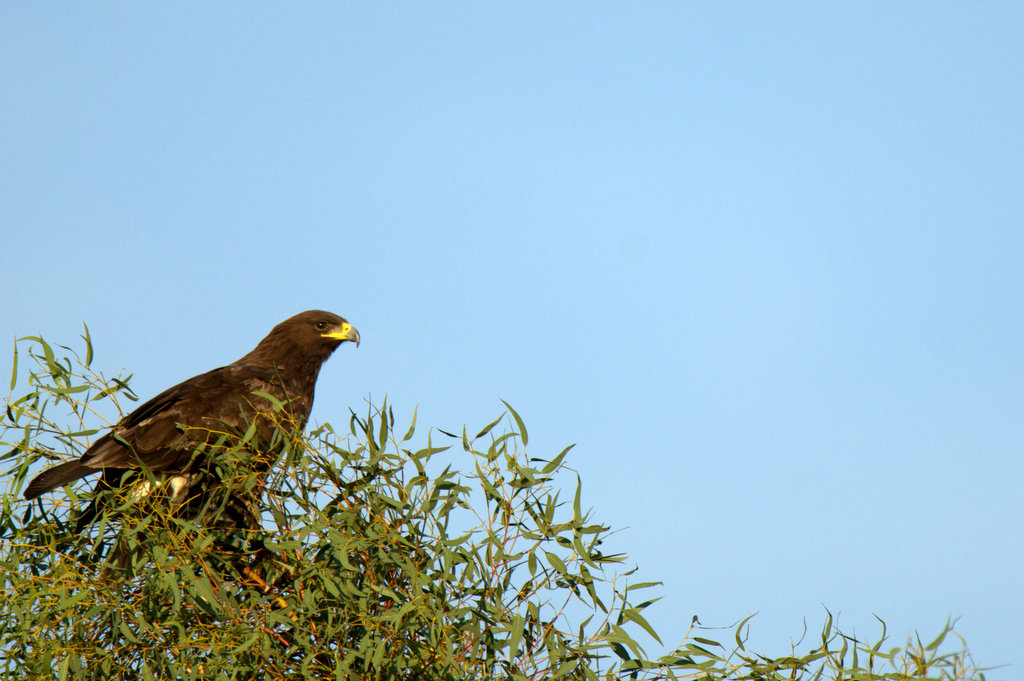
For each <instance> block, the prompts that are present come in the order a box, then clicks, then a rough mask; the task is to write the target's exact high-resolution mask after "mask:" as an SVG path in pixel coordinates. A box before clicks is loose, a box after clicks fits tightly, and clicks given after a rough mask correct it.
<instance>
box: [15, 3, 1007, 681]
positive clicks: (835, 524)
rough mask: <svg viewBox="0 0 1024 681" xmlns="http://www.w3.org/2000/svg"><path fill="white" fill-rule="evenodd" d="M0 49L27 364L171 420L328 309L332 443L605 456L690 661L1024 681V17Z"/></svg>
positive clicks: (768, 9) (59, 39)
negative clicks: (72, 375) (392, 440)
mask: <svg viewBox="0 0 1024 681" xmlns="http://www.w3.org/2000/svg"><path fill="white" fill-rule="evenodd" d="M0 33H2V40H0V230H2V237H3V241H2V243H3V248H2V251H0V286H2V290H3V292H4V311H3V313H2V315H0V343H3V342H6V343H7V344H8V346H10V344H11V342H12V341H13V338H14V337H15V336H19V335H25V334H36V333H42V334H45V335H46V336H47V338H48V339H49V340H51V341H53V342H57V343H64V344H75V343H76V341H77V338H78V334H79V333H80V330H81V324H82V322H86V323H88V324H89V327H90V329H91V330H92V333H93V336H94V341H95V343H96V346H97V357H96V363H97V366H98V368H100V369H102V370H104V371H106V372H108V373H116V372H117V371H118V370H120V369H122V368H124V369H127V370H128V371H130V372H133V373H134V374H135V378H134V380H133V386H134V387H135V389H136V391H137V392H138V393H139V394H140V396H142V397H147V396H152V395H153V394H155V393H156V392H158V391H159V390H161V389H163V388H166V387H168V386H169V385H171V384H173V383H176V382H177V381H179V380H182V379H185V378H188V377H189V376H192V375H194V374H196V373H199V372H201V371H205V370H207V369H210V368H213V367H215V366H219V365H222V364H226V363H228V362H231V361H233V360H235V359H236V358H238V357H239V356H241V355H242V354H244V353H245V352H247V351H248V350H249V349H251V347H252V346H253V345H254V344H255V343H256V342H257V341H258V340H259V339H260V338H262V336H263V335H264V334H265V333H266V332H267V331H268V330H269V329H270V327H271V326H273V325H274V324H275V323H277V322H279V321H281V320H282V319H284V318H285V317H288V316H290V315H291V314H293V313H296V312H299V311H302V310H305V309H309V308H325V309H329V310H332V311H335V312H338V313H340V314H342V315H343V316H346V317H347V318H348V319H350V320H351V321H352V322H353V323H354V324H355V325H356V326H357V327H358V329H359V330H360V332H361V333H362V337H363V343H362V346H361V347H360V348H359V349H355V348H349V347H345V348H342V350H341V351H340V352H338V353H337V354H336V356H335V357H334V358H332V359H331V361H330V362H329V363H328V365H327V366H326V367H325V369H324V372H323V373H322V374H321V378H320V383H319V387H318V391H317V400H318V402H317V406H316V408H315V410H314V420H317V421H321V422H323V421H333V422H338V421H344V420H345V418H346V417H347V414H348V409H349V407H353V408H356V409H357V410H358V409H361V408H363V406H364V401H365V400H366V398H367V397H368V396H371V395H372V397H373V399H374V400H379V399H381V398H383V397H384V396H385V395H386V396H387V397H388V399H389V401H391V402H392V403H393V404H394V405H395V409H396V415H397V416H398V417H399V420H400V421H406V422H407V420H408V418H409V417H410V416H411V414H412V411H413V409H414V408H415V407H416V406H417V405H418V406H419V423H420V424H421V425H430V426H437V427H441V428H444V429H446V430H453V429H458V430H461V427H462V424H464V423H465V424H468V426H469V427H470V429H472V428H475V427H479V426H482V425H484V424H485V423H487V422H488V421H490V420H491V419H492V418H493V417H494V416H496V415H497V414H498V413H499V412H500V410H501V403H500V401H499V400H500V399H505V400H507V401H509V402H510V403H511V404H512V405H513V406H515V407H516V408H517V409H518V410H519V412H520V413H521V414H522V416H523V417H524V419H525V420H526V422H527V425H528V426H529V427H530V434H531V441H530V453H531V455H534V456H550V455H553V454H555V453H557V452H558V451H559V450H560V449H561V448H562V447H563V446H564V445H566V444H569V443H571V442H576V443H578V446H577V448H576V450H575V452H574V458H573V459H572V460H571V465H572V466H573V467H574V468H575V469H576V470H578V471H579V473H580V475H581V477H582V480H583V484H584V501H585V503H586V504H589V505H590V506H592V507H593V509H594V514H595V518H596V519H598V520H601V521H603V522H605V523H607V524H610V525H612V526H615V527H620V528H624V529H623V530H622V531H621V532H619V533H618V534H616V535H615V537H614V542H615V546H614V547H613V548H614V549H615V550H618V551H624V552H627V553H629V554H630V555H631V556H632V557H633V560H634V561H635V563H636V564H637V565H638V566H639V568H640V575H641V576H642V577H643V578H644V579H649V580H662V581H663V582H664V589H663V591H662V593H663V596H664V598H663V599H662V600H661V601H660V602H659V603H658V604H657V605H656V606H655V607H654V608H653V610H651V611H649V612H650V615H651V619H652V621H653V622H654V624H655V626H656V627H657V629H658V630H659V631H661V632H662V634H663V636H664V638H665V639H666V642H669V643H672V642H674V641H675V640H677V639H678V638H679V637H681V636H682V634H683V632H684V631H685V629H686V625H687V624H688V623H689V621H690V617H691V616H692V615H693V614H697V615H699V616H700V619H701V621H702V622H703V623H704V624H713V625H728V624H730V623H732V622H734V621H736V620H739V619H741V618H743V617H745V616H747V615H749V614H752V613H754V612H759V613H760V614H759V615H758V617H757V618H755V619H754V621H753V623H752V642H753V644H754V647H755V648H756V649H757V650H759V651H761V652H765V653H767V654H775V655H782V654H785V653H787V652H788V650H789V649H788V645H787V642H788V641H789V639H790V637H799V636H800V634H801V632H802V630H803V623H804V620H805V619H806V622H807V625H808V628H809V629H810V630H811V632H812V634H814V633H816V632H817V630H818V629H819V627H820V625H821V623H822V621H823V620H824V618H825V610H824V608H826V607H827V608H828V609H829V610H831V611H832V612H833V613H839V619H840V623H841V624H842V625H843V626H844V628H845V629H847V630H855V631H856V633H857V634H858V635H861V636H863V637H864V638H868V637H875V636H877V634H878V632H879V629H878V626H877V624H876V622H875V620H874V618H873V614H877V615H878V616H879V617H881V618H882V619H884V620H886V622H887V623H888V624H889V631H890V633H891V634H892V636H893V639H894V643H902V642H903V641H904V640H905V636H906V635H907V633H908V632H909V631H910V630H911V629H913V628H920V629H921V632H922V637H923V638H924V637H928V638H930V636H931V635H932V634H934V633H935V632H937V631H938V629H939V628H940V627H941V625H942V624H943V623H944V621H945V619H946V618H947V616H953V617H957V616H960V617H961V619H960V621H959V623H958V626H957V629H958V631H959V632H961V633H962V634H963V635H964V636H965V637H966V638H967V640H968V643H969V644H970V645H971V647H972V651H973V653H974V655H975V659H976V661H977V662H978V663H980V664H985V665H988V664H998V663H1010V664H1013V665H1014V667H1012V668H1010V669H1009V670H1003V671H997V672H995V673H993V674H991V675H990V678H994V679H999V678H1020V675H1021V674H1022V669H1024V652H1022V647H1021V645H1020V613H1021V612H1022V611H1024V541H1022V526H1024V510H1022V505H1024V502H1022V499H1021V491H1020V490H1021V481H1022V479H1024V457H1022V443H1024V359H1022V352H1021V350H1022V348H1024V295H1022V292H1024V199H1022V197H1024V124H1022V121H1024V6H1022V5H1021V4H1019V3H1013V2H1003V3H985V2H972V3H936V2H917V3H914V2H908V3H888V2H885V3H867V2H858V3H795V2H793V3H702V4H697V3H686V4H684V3H621V4H604V3H574V2H568V3H537V4H530V3H515V4H508V3H472V4H470V3H450V4H446V3H399V4H393V3H358V4H355V3H353V4H348V5H343V4H340V3H301V4H299V5H294V4H291V3H275V4H267V3H244V4H242V3H239V4H231V3H218V4H217V6H216V7H211V6H209V4H208V3H73V4H72V3H14V2H8V3H3V4H2V5H0ZM3 339H7V340H6V341H4V340H3ZM4 354H6V355H7V357H6V358H5V359H4V363H5V364H6V365H7V366H8V367H9V366H10V359H9V357H10V354H9V351H7V352H6V353H4ZM0 375H6V371H3V369H2V365H0ZM574 482H575V481H574V480H566V481H565V485H566V486H567V487H570V486H571V485H572V484H574ZM722 637H723V638H728V633H726V632H723V633H722Z"/></svg>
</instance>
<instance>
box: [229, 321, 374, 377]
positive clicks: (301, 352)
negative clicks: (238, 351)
mask: <svg viewBox="0 0 1024 681" xmlns="http://www.w3.org/2000/svg"><path fill="white" fill-rule="evenodd" d="M345 341H350V342H353V343H355V344H356V346H357V347H358V346H359V332H358V331H356V328H355V327H354V326H352V325H351V324H349V323H348V322H347V321H346V320H345V319H343V318H341V317H339V316H338V315H336V314H333V313H331V312H325V311H323V310H309V311H307V312H301V313H299V314H297V315H295V316H294V317H290V318H289V319H286V320H284V321H283V322H281V323H280V324H278V325H277V326H275V327H274V328H273V330H272V331H271V332H270V333H269V334H268V335H267V337H266V338H264V339H263V340H262V341H260V344H259V345H258V346H256V349H255V350H253V351H252V352H251V353H250V355H249V356H250V357H252V358H253V359H256V358H259V359H269V360H272V361H273V363H274V364H282V363H290V361H295V360H299V361H302V359H308V360H313V361H314V362H316V361H317V360H319V361H320V362H323V361H324V360H326V359H327V358H328V357H329V356H330V355H331V353H332V352H334V351H335V349H337V347H338V346H339V345H341V344H342V343H344V342H345Z"/></svg>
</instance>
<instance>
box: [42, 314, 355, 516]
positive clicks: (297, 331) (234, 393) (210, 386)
mask: <svg viewBox="0 0 1024 681" xmlns="http://www.w3.org/2000/svg"><path fill="white" fill-rule="evenodd" d="M345 341H351V342H354V343H355V344H356V345H357V346H358V345H359V332H358V331H356V329H355V327H353V326H352V325H351V324H349V323H348V322H347V321H345V320H344V319H342V318H341V317H339V316H337V315H335V314H331V313H330V312H323V311H321V310H310V311H308V312H302V313H301V314H297V315H295V316H294V317H292V318H290V319H286V320H285V321H283V322H281V323H280V324H278V325H277V326H275V327H274V329H273V330H272V331H271V332H270V333H269V334H268V335H267V337H266V338H264V339H263V340H262V341H260V343H259V345H257V346H256V348H255V349H254V350H253V351H252V352H250V353H249V354H247V355H245V356H244V357H242V358H241V359H239V360H238V361H237V362H235V363H234V364H229V365H227V366H224V367H220V368H219V369H214V370H213V371H208V372H206V373H205V374H200V375H199V376H195V377H193V378H190V379H188V380H187V381H185V382H183V383H179V384H178V385H176V386H174V387H173V388H169V389H168V390H165V391H164V392H162V393H160V394H159V395H157V396H156V397H154V398H153V399H151V400H149V401H148V402H146V403H145V404H143V405H142V406H140V407H139V408H138V409H136V410H135V411H133V412H131V413H130V414H128V415H127V416H126V417H124V418H123V419H122V420H121V421H119V422H118V423H117V424H116V425H115V426H114V427H113V429H112V430H111V431H110V432H108V433H107V434H106V435H104V436H103V437H101V438H100V439H98V440H97V441H96V442H94V443H93V444H92V446H90V447H89V448H88V449H87V450H86V452H85V453H84V454H83V455H82V456H81V458H79V459H77V460H75V461H69V462H67V463H62V464H60V465H58V466H55V467H53V468H50V469H49V470H46V471H44V472H42V473H40V474H39V475H38V476H36V477H35V478H34V479H33V480H32V481H31V482H30V483H29V484H28V487H26V488H25V497H26V498H27V499H35V498H36V497H38V496H39V495H41V494H43V493H45V492H48V491H50V490H53V489H55V488H57V487H60V486H61V485H65V484H67V483H69V482H73V481H75V480H78V479H79V478H82V477H85V476H87V475H89V474H91V473H96V472H101V478H100V481H99V483H98V484H97V487H96V491H97V494H95V495H94V496H93V499H92V502H91V503H90V505H89V507H88V508H87V509H86V510H85V511H84V512H83V514H82V515H81V516H80V517H79V519H78V523H77V529H78V530H79V531H81V530H82V529H84V528H85V527H86V526H87V525H88V524H89V523H91V522H92V521H93V520H94V519H95V518H96V516H97V515H98V513H99V511H100V507H99V504H100V503H102V501H101V499H102V497H101V495H100V494H98V492H100V491H101V490H103V489H109V488H116V487H118V486H119V485H121V484H125V485H127V484H129V481H130V480H131V479H132V478H136V479H135V480H134V481H133V482H132V483H131V484H133V489H134V492H132V495H133V498H138V497H141V496H144V495H145V494H147V493H148V492H151V491H152V489H151V488H152V481H153V480H155V481H156V483H157V484H158V485H166V486H167V488H168V489H170V491H171V497H172V498H173V499H175V500H177V501H182V500H183V499H185V498H186V497H188V498H191V499H193V500H196V499H199V500H201V498H202V496H203V494H204V491H205V490H204V487H203V486H204V485H216V484H217V483H216V481H215V480H213V479H212V478H211V476H210V475H209V470H210V466H211V464H215V463H216V458H217V455H218V453H222V452H224V451H226V450H230V449H231V448H232V447H234V448H235V450H236V451H238V450H239V449H241V450H242V451H244V452H246V453H247V454H251V455H252V458H253V459H254V461H253V467H254V468H256V469H257V472H262V473H265V472H266V469H268V468H269V467H270V466H271V464H272V463H273V461H274V460H275V459H276V456H277V454H279V453H280V451H281V449H283V447H284V442H283V439H282V438H281V437H280V429H281V428H286V429H287V428H291V429H294V430H296V431H299V430H301V429H302V428H303V427H304V426H305V424H306V421H307V419H308V418H309V413H310V410H311V409H312V407H313V391H314V388H315V387H316V379H317V376H318V374H319V373H320V367H321V365H322V364H323V363H324V361H326V360H327V358H328V357H330V355H331V353H332V352H334V350H335V349H337V347H338V346H339V345H341V344H342V343H344V342H345ZM142 466H145V467H146V468H147V469H148V470H149V471H150V473H151V475H149V476H146V477H142V475H141V474H140V473H139V472H138V471H139V469H140V467H142ZM133 471H134V472H135V473H134V475H130V476H128V477H125V474H126V473H132V472H133ZM138 478H141V480H139V479H138ZM241 514H242V515H248V512H246V511H243V512H242V513H241ZM251 520H252V517H251V516H250V517H249V518H248V519H245V518H236V522H237V523H238V524H241V525H245V524H249V522H248V521H251Z"/></svg>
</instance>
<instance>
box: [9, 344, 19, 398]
mask: <svg viewBox="0 0 1024 681" xmlns="http://www.w3.org/2000/svg"><path fill="white" fill-rule="evenodd" d="M16 385H18V341H14V361H13V362H12V365H11V390H14V386H16Z"/></svg>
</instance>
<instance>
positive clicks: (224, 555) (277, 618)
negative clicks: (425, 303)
mask: <svg viewBox="0 0 1024 681" xmlns="http://www.w3.org/2000/svg"><path fill="white" fill-rule="evenodd" d="M83 340H84V344H85V350H84V357H82V356H81V355H80V354H79V353H77V352H76V351H74V350H71V349H70V348H65V347H60V346H58V347H54V346H51V345H50V344H48V343H47V342H46V341H44V340H43V339H42V338H38V337H27V338H23V339H20V341H19V342H18V343H16V345H15V355H14V370H13V372H12V380H11V391H12V394H11V396H10V397H9V398H8V400H7V404H6V409H5V412H6V413H5V414H4V419H5V421H4V429H3V436H2V438H0V447H2V451H3V453H2V454H0V461H3V462H5V464H6V467H7V468H6V471H5V472H4V473H3V475H4V480H5V482H6V492H5V494H4V496H3V508H2V516H0V533H2V534H0V584H2V586H0V588H2V599H0V670H3V672H5V673H6V674H5V677H7V678H14V677H26V676H27V677H32V678H52V677H57V678H59V679H65V678H82V679H85V678H95V679H138V678H142V679H163V678H180V679H225V680H226V679H349V678H351V679H492V678H501V679H560V678H564V679H599V678H701V679H816V678H822V677H824V678H859V679H882V678H886V679H910V678H914V679H916V678H943V679H973V678H979V677H980V672H979V671H978V670H977V668H976V667H975V666H974V665H973V664H972V663H971V661H970V658H969V656H968V654H967V651H966V647H965V646H964V645H963V643H962V641H961V642H959V645H957V639H956V637H955V634H954V633H953V631H952V625H951V624H950V623H948V622H947V623H946V625H945V626H944V627H943V628H942V630H941V631H940V633H939V635H938V636H937V637H936V638H935V639H934V640H933V641H932V642H931V643H929V644H922V643H921V642H920V641H919V640H916V639H915V640H913V641H911V642H910V643H908V644H907V645H906V646H903V647H899V646H897V647H893V648H885V649H883V645H884V643H885V635H884V628H883V635H882V639H881V640H879V641H877V642H876V643H863V642H859V641H855V640H853V639H852V638H849V637H847V636H845V635H843V634H842V633H841V632H840V631H839V629H838V628H837V627H836V626H835V625H834V623H833V621H832V619H831V617H829V618H828V620H827V621H826V622H825V625H824V627H823V628H822V633H821V638H820V640H819V641H816V642H815V644H814V645H813V646H812V649H811V650H809V651H808V652H807V653H806V654H804V655H802V656H797V655H795V654H790V655H784V656H781V657H768V656H762V655H758V654H756V653H753V652H751V651H748V650H747V649H746V647H745V644H744V639H745V634H746V632H747V631H748V626H749V623H748V621H746V620H745V621H744V622H741V623H740V624H739V625H737V626H736V631H735V639H734V641H733V642H732V643H729V644H728V645H725V644H722V643H719V642H716V641H714V640H711V639H710V638H707V637H705V636H703V635H702V634H703V633H705V632H703V631H702V627H700V625H698V624H697V623H696V621H692V622H687V621H686V620H681V621H680V624H681V626H680V629H681V630H683V629H684V628H685V630H683V631H680V632H678V633H677V634H676V635H678V636H681V637H682V638H683V642H682V643H681V644H680V645H679V646H678V647H677V648H676V649H675V650H674V651H673V652H672V653H670V654H667V655H664V656H661V657H659V658H656V659H650V658H649V657H648V654H647V653H646V652H645V650H644V648H643V647H642V646H641V644H640V642H639V641H638V639H639V638H641V637H643V636H650V637H652V638H654V639H655V640H656V641H658V642H659V643H660V641H661V639H660V638H659V635H658V633H657V632H655V631H654V630H653V629H652V628H651V626H650V625H649V624H648V623H647V621H646V620H645V619H644V616H643V613H644V610H645V609H646V608H648V607H649V606H650V605H651V604H652V603H653V601H654V599H653V598H652V597H650V596H648V595H647V594H649V593H650V592H651V591H652V589H654V588H655V587H656V583H652V582H643V581H639V579H638V578H637V570H635V569H626V566H627V558H626V556H624V555H622V554H617V553H614V552H612V551H611V550H610V549H609V548H608V544H609V543H610V542H609V533H610V532H609V528H608V527H607V526H605V525H603V524H601V523H599V522H597V521H595V520H594V518H593V517H592V516H593V513H592V512H591V511H589V510H585V508H584V504H583V495H582V488H581V483H580V481H579V479H578V478H577V479H576V483H575V491H574V493H573V494H572V497H571V499H570V498H567V497H566V498H563V496H562V492H561V491H560V487H559V485H558V484H556V480H558V481H564V479H565V477H566V474H567V472H568V471H567V468H566V463H565V462H566V460H567V458H568V455H569V451H570V449H571V447H567V448H566V449H564V450H562V451H561V452H559V453H557V454H556V455H554V456H551V457H550V458H548V459H540V458H530V457H528V456H527V454H526V445H527V443H528V435H527V429H526V426H525V424H524V423H523V421H522V419H521V418H520V416H519V415H518V414H517V413H516V411H515V410H513V409H512V407H510V406H508V405H507V404H506V405H505V406H506V410H505V412H504V413H503V414H501V415H500V416H499V417H498V418H497V419H495V420H494V421H493V422H492V423H490V424H488V425H486V426H485V427H484V428H482V429H480V430H479V432H477V433H476V435H475V436H472V437H471V436H470V435H469V431H465V430H464V431H463V433H462V434H461V435H457V434H451V433H445V432H444V431H436V432H434V431H431V432H430V433H429V434H428V435H427V436H426V442H425V443H421V446H418V447H417V446H414V445H413V444H412V443H413V442H414V439H415V437H416V415H415V413H414V414H413V415H412V418H411V425H409V426H408V427H407V428H400V429H398V430H396V419H395V416H394V414H393V413H392V409H391V408H390V407H388V405H387V404H386V403H385V404H382V405H380V406H379V407H375V406H372V405H371V406H369V407H368V409H367V411H366V414H365V415H356V414H355V413H352V414H350V415H349V417H348V423H347V424H346V425H347V428H346V429H345V430H344V431H339V430H335V428H334V427H332V426H331V425H329V424H324V425H322V426H320V427H318V428H316V429H315V430H313V431H312V432H309V433H307V434H306V435H304V436H301V437H298V436H297V435H296V433H294V432H289V433H285V435H286V436H288V437H290V438H292V446H290V447H289V448H288V449H287V454H286V455H285V458H286V460H285V461H283V462H279V463H278V465H277V466H276V468H275V469H274V473H273V474H272V475H271V477H270V479H269V480H267V481H266V488H265V491H264V493H263V497H262V507H263V523H264V531H263V532H261V533H258V535H259V536H252V537H238V536H225V535H224V533H223V532H222V531H219V530H218V528H217V525H216V523H210V522H206V518H207V516H198V517H197V516H189V515H186V514H182V513H178V512H176V510H175V509H174V508H171V507H170V505H169V504H168V503H166V500H161V499H158V498H152V497H151V498H150V499H149V500H147V502H146V503H139V502H138V500H136V499H132V498H129V497H122V498H114V499H112V500H111V501H112V503H108V504H107V507H108V508H109V509H110V510H109V511H108V512H107V513H106V514H105V515H104V516H103V517H102V518H101V519H100V520H99V522H97V523H96V524H95V525H93V526H92V527H91V528H90V529H89V530H88V531H87V532H86V533H85V535H84V536H78V535H76V534H75V533H74V532H73V527H74V521H75V512H76V510H78V509H80V508H81V507H82V505H83V503H84V500H85V499H86V498H87V497H88V494H89V493H88V492H87V490H88V487H83V486H78V487H66V488H64V491H63V492H61V493H55V494H51V495H48V497H47V498H45V499H43V500H40V501H37V502H34V503H28V502H25V501H24V500H23V499H22V498H21V491H22V490H23V488H24V484H25V481H26V479H27V477H28V476H29V475H30V470H31V471H33V472H34V471H35V470H37V469H38V468H39V467H40V464H41V463H44V462H45V463H47V464H49V463H52V462H53V461H55V460H57V459H66V458H68V457H71V456H76V455H78V454H80V453H81V452H82V451H83V450H84V448H85V447H86V446H87V443H88V441H89V438H90V437H92V436H93V435H95V434H96V433H97V432H98V430H97V429H96V425H97V424H98V423H100V422H102V421H103V418H102V415H103V414H107V415H108V417H109V418H107V419H106V425H108V426H109V425H110V424H111V423H112V422H113V421H116V420H117V418H118V417H119V416H120V414H121V405H122V404H123V402H124V401H125V400H134V399H135V396H134V395H133V394H132V392H131V389H130V387H129V381H130V378H131V377H130V376H123V375H121V376H117V377H112V378H107V377H105V376H104V375H103V374H102V373H100V372H98V371H96V370H95V369H93V367H92V342H91V339H90V337H89V333H88V329H86V331H85V334H84V335H83ZM19 344H20V345H19ZM19 358H21V359H23V360H27V361H25V363H27V364H29V369H28V374H27V379H26V380H27V385H28V389H27V391H26V392H24V393H23V394H19V395H17V396H15V388H17V387H18V385H19V380H18V379H19V373H18V372H19V368H18V363H19ZM438 438H443V439H444V443H443V444H438V443H435V440H436V439H438ZM450 448H451V449H450ZM460 448H461V451H460ZM452 452H457V453H458V454H459V456H458V457H451V456H450V454H451V453H452ZM234 453H235V454H238V452H234ZM231 454H232V452H227V453H226V454H225V456H224V457H223V459H222V460H223V461H224V464H223V466H222V470H221V471H219V472H220V475H221V476H222V479H223V480H225V481H226V483H230V485H229V486H233V487H232V488H235V489H237V487H238V486H242V487H244V486H245V485H247V484H251V476H249V475H248V474H247V472H246V470H245V467H244V457H241V456H234V457H232V456H231ZM455 458H458V460H460V461H470V462H471V464H470V465H468V466H466V467H465V468H464V469H459V468H456V467H455V466H454V464H452V463H451V461H452V460H454V459H455ZM86 484H88V483H86ZM104 493H107V494H113V493H111V492H104ZM250 540H258V541H259V542H261V543H262V545H263V546H265V547H266V549H268V550H269V552H270V555H271V556H272V557H271V558H270V559H263V560H254V559H253V555H254V554H253V553H252V552H251V551H250V550H249V547H250V546H251V545H252V544H251V541H250ZM115 545H116V546H120V547H122V548H123V549H124V550H126V551H127V553H128V555H129V556H130V557H131V558H130V562H131V568H130V570H129V571H128V572H127V573H126V574H123V575H121V576H118V577H116V578H113V579H111V578H106V577H104V576H103V566H104V564H105V563H106V562H107V561H108V560H109V556H110V555H111V548H110V547H112V546H115Z"/></svg>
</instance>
